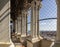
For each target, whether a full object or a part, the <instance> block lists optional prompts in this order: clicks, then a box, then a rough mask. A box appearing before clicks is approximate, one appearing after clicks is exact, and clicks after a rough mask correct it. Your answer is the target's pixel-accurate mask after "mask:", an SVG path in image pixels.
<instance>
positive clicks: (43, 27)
mask: <svg viewBox="0 0 60 47" xmlns="http://www.w3.org/2000/svg"><path fill="white" fill-rule="evenodd" d="M30 20H31V10H29V11H28V31H30V22H31V21H30ZM39 31H40V33H41V34H43V35H44V36H45V35H46V36H47V35H48V36H52V37H54V36H55V35H56V32H55V31H57V5H56V1H55V0H43V1H42V6H41V8H40V10H39ZM47 31H48V32H47Z"/></svg>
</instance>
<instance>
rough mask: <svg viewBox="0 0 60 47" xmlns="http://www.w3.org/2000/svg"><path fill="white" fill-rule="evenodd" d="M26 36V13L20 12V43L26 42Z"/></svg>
mask: <svg viewBox="0 0 60 47" xmlns="http://www.w3.org/2000/svg"><path fill="white" fill-rule="evenodd" d="M26 34H27V11H25V10H23V11H22V32H21V39H20V40H21V42H22V43H23V42H25V41H26V36H27V35H26Z"/></svg>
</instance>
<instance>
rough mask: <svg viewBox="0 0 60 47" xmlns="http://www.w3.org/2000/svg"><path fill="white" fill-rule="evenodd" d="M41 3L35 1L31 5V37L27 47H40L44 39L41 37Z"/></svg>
mask: <svg viewBox="0 0 60 47" xmlns="http://www.w3.org/2000/svg"><path fill="white" fill-rule="evenodd" d="M40 5H41V2H40V1H39V0H38V1H37V0H33V1H32V3H31V14H32V15H31V37H30V38H29V39H28V40H29V41H27V47H29V46H30V47H40V40H41V39H42V38H41V37H40V36H39V35H40V34H39V8H40V7H41V6H40Z"/></svg>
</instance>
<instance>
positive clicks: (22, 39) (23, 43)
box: [20, 35, 27, 47]
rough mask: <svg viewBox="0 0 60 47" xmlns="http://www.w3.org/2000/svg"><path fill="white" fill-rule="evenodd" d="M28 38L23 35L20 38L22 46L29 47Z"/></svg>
mask: <svg viewBox="0 0 60 47" xmlns="http://www.w3.org/2000/svg"><path fill="white" fill-rule="evenodd" d="M26 38H27V36H26V35H21V37H20V42H21V43H22V45H23V46H25V47H26V45H27V42H26Z"/></svg>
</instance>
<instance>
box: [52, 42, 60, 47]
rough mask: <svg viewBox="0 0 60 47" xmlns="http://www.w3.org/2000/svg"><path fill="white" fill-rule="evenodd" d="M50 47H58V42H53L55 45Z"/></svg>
mask: <svg viewBox="0 0 60 47" xmlns="http://www.w3.org/2000/svg"><path fill="white" fill-rule="evenodd" d="M52 47H60V41H58V42H55V44H54V45H53V46H52Z"/></svg>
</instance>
